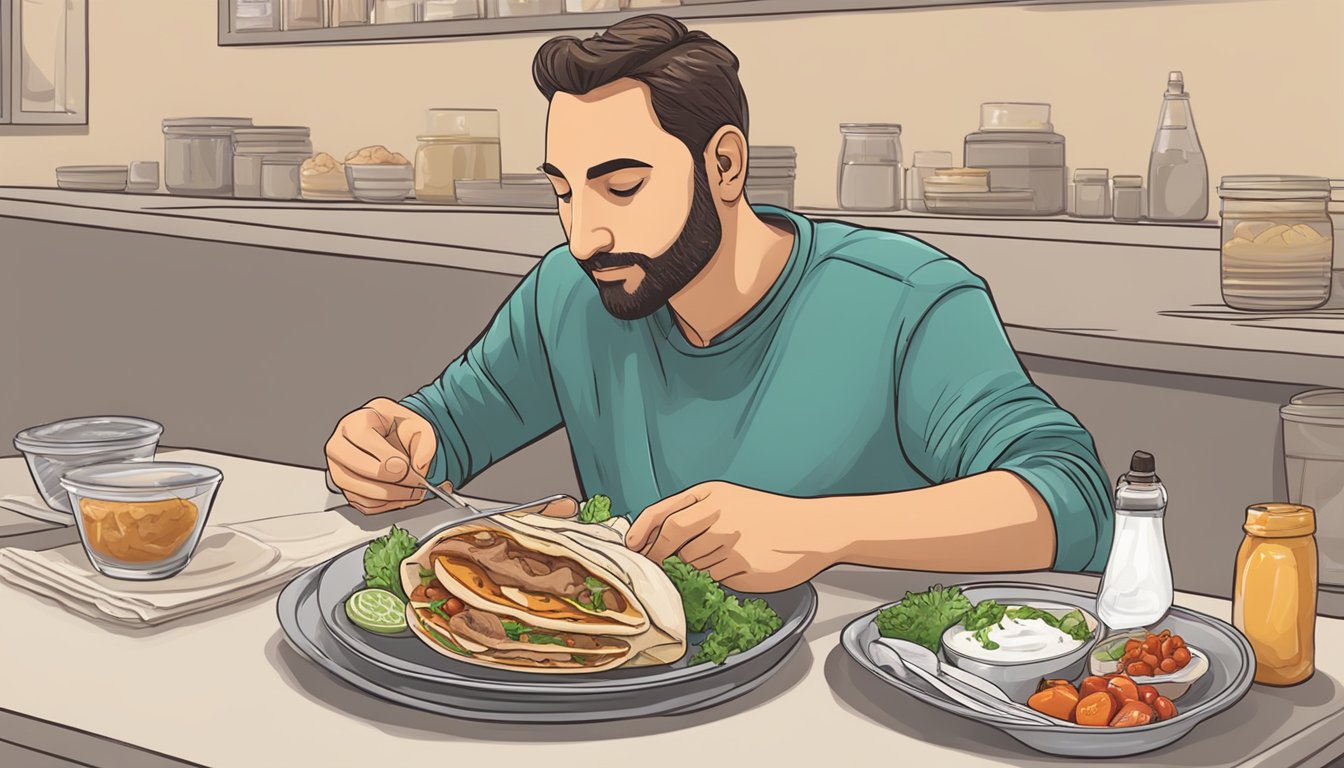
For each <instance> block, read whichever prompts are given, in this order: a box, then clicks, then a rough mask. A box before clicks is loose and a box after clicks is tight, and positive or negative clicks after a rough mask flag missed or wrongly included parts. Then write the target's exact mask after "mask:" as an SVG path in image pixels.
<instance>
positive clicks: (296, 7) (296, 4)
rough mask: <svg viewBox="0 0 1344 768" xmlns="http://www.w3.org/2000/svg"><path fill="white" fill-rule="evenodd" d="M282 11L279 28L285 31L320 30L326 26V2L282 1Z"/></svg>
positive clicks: (320, 0) (319, 0) (321, 0)
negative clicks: (283, 10)
mask: <svg viewBox="0 0 1344 768" xmlns="http://www.w3.org/2000/svg"><path fill="white" fill-rule="evenodd" d="M284 9H285V12H284V15H282V16H281V17H280V28H281V29H283V30H285V31H290V30H297V29H321V28H322V27H325V26H326V25H327V0H284Z"/></svg>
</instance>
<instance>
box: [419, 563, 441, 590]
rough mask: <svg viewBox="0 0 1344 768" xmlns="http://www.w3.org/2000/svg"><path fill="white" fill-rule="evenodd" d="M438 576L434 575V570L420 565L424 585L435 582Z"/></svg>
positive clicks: (421, 582)
mask: <svg viewBox="0 0 1344 768" xmlns="http://www.w3.org/2000/svg"><path fill="white" fill-rule="evenodd" d="M436 578H438V577H437V576H435V575H434V572H433V571H431V570H429V569H428V568H426V567H424V566H423V565H422V566H420V584H421V585H422V586H426V587H428V586H429V585H430V584H433V583H434V579H436Z"/></svg>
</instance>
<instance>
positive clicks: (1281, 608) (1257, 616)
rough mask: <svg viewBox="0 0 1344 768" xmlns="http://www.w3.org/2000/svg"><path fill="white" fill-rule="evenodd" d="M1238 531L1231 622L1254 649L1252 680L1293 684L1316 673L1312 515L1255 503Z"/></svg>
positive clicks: (1301, 508)
mask: <svg viewBox="0 0 1344 768" xmlns="http://www.w3.org/2000/svg"><path fill="white" fill-rule="evenodd" d="M1242 528H1243V530H1245V531H1246V538H1245V539H1244V540H1243V541H1242V543H1241V549H1239V550H1238V551H1237V572H1236V577H1235V583H1234V586H1233V591H1232V624H1233V626H1235V627H1236V628H1237V629H1239V630H1241V632H1242V633H1243V634H1244V635H1246V637H1247V639H1249V640H1250V641H1251V647H1252V648H1254V649H1255V662H1256V669H1255V682H1257V683H1261V684H1263V685H1296V684H1298V683H1301V682H1303V681H1304V680H1306V679H1308V678H1310V677H1311V675H1312V673H1313V672H1314V671H1315V651H1316V584H1317V575H1316V537H1315V533H1316V512H1315V510H1313V509H1312V508H1311V507H1304V506H1301V505H1299V504H1254V505H1252V506H1250V507H1247V508H1246V524H1245V525H1244V526H1242Z"/></svg>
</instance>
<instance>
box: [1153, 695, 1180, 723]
mask: <svg viewBox="0 0 1344 768" xmlns="http://www.w3.org/2000/svg"><path fill="white" fill-rule="evenodd" d="M1153 711H1154V712H1156V713H1157V716H1158V717H1159V718H1160V719H1162V720H1170V719H1171V718H1173V717H1175V716H1176V705H1175V704H1172V703H1171V699H1168V698H1167V697H1166V696H1158V697H1157V699H1156V700H1155V701H1154V702H1153Z"/></svg>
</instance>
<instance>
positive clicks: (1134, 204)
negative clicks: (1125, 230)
mask: <svg viewBox="0 0 1344 768" xmlns="http://www.w3.org/2000/svg"><path fill="white" fill-rule="evenodd" d="M1111 184H1112V185H1114V187H1115V194H1114V197H1115V204H1114V206H1113V207H1112V209H1113V213H1114V215H1115V220H1116V221H1138V220H1139V219H1142V218H1143V216H1144V204H1143V203H1144V200H1143V177H1142V176H1124V175H1117V176H1116V177H1115V178H1114V179H1112V180H1111Z"/></svg>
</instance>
